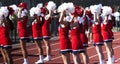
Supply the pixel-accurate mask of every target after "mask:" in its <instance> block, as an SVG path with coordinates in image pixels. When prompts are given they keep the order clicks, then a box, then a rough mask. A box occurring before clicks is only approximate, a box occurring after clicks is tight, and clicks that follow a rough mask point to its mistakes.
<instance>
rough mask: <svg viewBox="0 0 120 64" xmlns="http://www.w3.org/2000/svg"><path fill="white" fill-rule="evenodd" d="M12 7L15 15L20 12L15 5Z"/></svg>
mask: <svg viewBox="0 0 120 64" xmlns="http://www.w3.org/2000/svg"><path fill="white" fill-rule="evenodd" d="M10 7H12V8H13V10H14V13H15V14H16V13H17V12H18V7H17V6H16V5H15V4H13V5H10Z"/></svg>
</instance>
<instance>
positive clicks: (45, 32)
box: [42, 18, 51, 38]
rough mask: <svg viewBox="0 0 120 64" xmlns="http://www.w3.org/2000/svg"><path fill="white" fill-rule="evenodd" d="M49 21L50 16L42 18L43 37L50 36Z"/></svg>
mask: <svg viewBox="0 0 120 64" xmlns="http://www.w3.org/2000/svg"><path fill="white" fill-rule="evenodd" d="M50 23H51V18H49V19H48V20H44V24H43V26H42V36H43V38H50V35H51V33H50Z"/></svg>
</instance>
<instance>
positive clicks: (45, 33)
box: [0, 1, 115, 64]
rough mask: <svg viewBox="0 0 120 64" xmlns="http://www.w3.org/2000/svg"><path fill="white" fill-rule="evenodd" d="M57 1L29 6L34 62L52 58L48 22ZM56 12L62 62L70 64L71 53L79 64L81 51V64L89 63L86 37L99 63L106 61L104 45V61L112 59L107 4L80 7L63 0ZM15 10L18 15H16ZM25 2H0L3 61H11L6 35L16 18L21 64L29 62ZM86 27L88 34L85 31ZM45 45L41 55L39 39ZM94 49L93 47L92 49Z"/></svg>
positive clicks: (110, 14)
mask: <svg viewBox="0 0 120 64" xmlns="http://www.w3.org/2000/svg"><path fill="white" fill-rule="evenodd" d="M54 10H56V4H55V3H54V2H53V1H49V2H47V3H46V4H45V6H43V4H42V3H39V4H38V5H37V6H36V7H32V8H31V9H30V16H31V17H32V18H33V19H34V20H33V22H32V36H33V39H34V42H35V44H36V46H37V49H38V53H39V59H38V61H37V62H35V64H39V63H44V62H46V61H50V60H51V48H50V43H49V39H50V23H51V22H52V21H51V18H52V14H53V13H54V12H53V11H54ZM57 12H58V13H59V14H60V17H59V28H58V31H59V40H60V53H61V56H62V59H63V62H64V64H70V54H72V56H73V62H74V64H81V59H80V54H81V55H82V56H83V62H84V64H90V62H89V57H88V55H87V47H88V41H90V42H92V44H94V46H95V48H96V52H97V54H98V57H99V63H100V64H105V61H104V54H103V51H102V46H103V45H104V46H105V47H106V51H107V56H108V61H107V64H113V63H114V51H113V48H112V41H113V39H114V37H113V32H112V27H113V23H114V21H115V20H114V16H113V12H114V11H113V9H112V8H111V7H110V6H102V5H101V4H98V5H91V6H90V7H87V8H85V9H84V8H83V7H81V6H77V5H74V4H73V3H72V2H69V3H62V4H61V5H60V6H59V7H58V9H57ZM16 14H17V16H16ZM27 14H28V6H27V3H25V2H22V3H20V4H19V5H18V7H17V6H16V5H10V6H2V7H1V8H0V46H1V53H2V56H3V59H4V63H5V64H14V63H13V60H12V55H11V49H12V46H11V45H12V41H11V39H10V36H9V32H10V30H13V23H12V21H11V20H12V18H11V17H13V16H14V17H15V19H16V20H17V22H18V32H19V37H20V46H21V50H22V54H23V58H24V62H23V64H29V63H28V56H27V50H26V43H25V42H26V40H27V39H28V38H29V36H30V35H29V32H28V31H27V23H28V15H27ZM86 31H88V33H87V34H88V36H87V35H86ZM41 41H43V42H44V44H45V46H46V57H45V58H44V57H43V49H42V42H41ZM92 52H93V51H92Z"/></svg>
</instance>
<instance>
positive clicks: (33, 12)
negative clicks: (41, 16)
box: [29, 7, 35, 17]
mask: <svg viewBox="0 0 120 64" xmlns="http://www.w3.org/2000/svg"><path fill="white" fill-rule="evenodd" d="M29 11H30V16H31V17H32V16H34V14H35V7H32V8H31V9H30V10H29Z"/></svg>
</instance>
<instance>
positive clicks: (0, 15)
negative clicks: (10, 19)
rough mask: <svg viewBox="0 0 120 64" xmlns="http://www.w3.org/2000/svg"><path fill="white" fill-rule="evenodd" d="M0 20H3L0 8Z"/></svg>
mask: <svg viewBox="0 0 120 64" xmlns="http://www.w3.org/2000/svg"><path fill="white" fill-rule="evenodd" d="M0 20H1V21H2V20H3V13H2V12H1V9H0Z"/></svg>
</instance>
